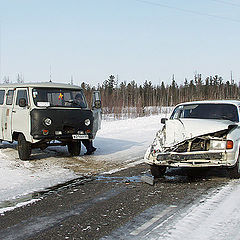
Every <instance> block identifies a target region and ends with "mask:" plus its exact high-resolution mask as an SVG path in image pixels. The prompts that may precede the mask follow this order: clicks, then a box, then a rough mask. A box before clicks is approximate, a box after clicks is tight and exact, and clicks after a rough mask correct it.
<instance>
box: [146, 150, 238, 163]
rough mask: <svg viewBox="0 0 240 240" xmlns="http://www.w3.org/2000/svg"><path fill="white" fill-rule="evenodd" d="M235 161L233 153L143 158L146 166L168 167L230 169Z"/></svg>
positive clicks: (202, 153) (214, 152) (158, 154)
mask: <svg viewBox="0 0 240 240" xmlns="http://www.w3.org/2000/svg"><path fill="white" fill-rule="evenodd" d="M235 159H236V154H235V152H233V151H231V152H226V151H219V152H217V151H212V152H211V151H204V152H202V151H201V152H184V153H176V152H168V153H156V154H149V156H148V158H145V160H146V162H147V163H148V164H156V165H160V166H168V167H218V166H219V167H221V166H222V167H223V166H225V167H231V166H233V165H234V164H235V162H236V160H235Z"/></svg>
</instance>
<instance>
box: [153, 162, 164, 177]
mask: <svg viewBox="0 0 240 240" xmlns="http://www.w3.org/2000/svg"><path fill="white" fill-rule="evenodd" d="M150 171H151V174H152V175H153V177H154V178H160V177H162V176H163V175H164V173H165V172H166V167H164V166H158V165H155V164H154V165H150Z"/></svg>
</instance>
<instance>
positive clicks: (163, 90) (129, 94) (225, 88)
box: [81, 74, 240, 119]
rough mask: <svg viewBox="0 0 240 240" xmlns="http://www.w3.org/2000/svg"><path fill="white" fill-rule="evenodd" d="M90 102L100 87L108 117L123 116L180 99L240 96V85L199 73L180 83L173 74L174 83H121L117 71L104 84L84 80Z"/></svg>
mask: <svg viewBox="0 0 240 240" xmlns="http://www.w3.org/2000/svg"><path fill="white" fill-rule="evenodd" d="M81 87H82V88H83V89H84V91H85V94H86V97H87V100H88V102H89V104H90V103H91V96H92V91H93V90H99V91H100V92H101V96H102V108H103V114H104V116H105V117H112V118H116V119H120V118H123V117H131V118H132V117H141V116H147V115H151V114H158V113H162V112H166V111H167V109H169V108H166V107H172V106H175V105H176V104H178V103H181V102H188V101H196V100H213V99H239V93H240V85H239V83H238V84H237V83H235V81H234V80H233V79H230V80H228V81H226V82H224V81H223V79H222V77H219V76H218V75H215V76H209V77H207V78H205V79H202V75H201V74H196V75H195V76H194V78H193V79H191V80H189V81H188V80H187V79H185V81H184V83H183V84H180V85H178V84H177V83H176V81H175V78H174V76H173V78H172V82H171V84H165V83H164V82H161V83H160V84H159V85H153V84H152V82H151V81H147V80H146V81H145V82H144V84H143V85H138V84H137V83H136V82H135V81H134V80H133V81H131V82H129V83H127V82H126V81H124V82H120V83H118V81H117V79H116V77H115V76H114V75H110V76H109V78H108V79H107V80H105V81H104V82H103V84H102V85H100V84H99V85H98V86H97V87H91V86H90V85H89V84H86V83H84V82H83V83H82V84H81Z"/></svg>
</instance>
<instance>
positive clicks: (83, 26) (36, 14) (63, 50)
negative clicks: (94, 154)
mask: <svg viewBox="0 0 240 240" xmlns="http://www.w3.org/2000/svg"><path fill="white" fill-rule="evenodd" d="M239 13H240V1H239V0H229V1H228V0H225V1H224V0H218V1H217V0H201V1H197V0H146V1H145V0H38V1H37V0H8V1H6V0H0V29H1V30H0V46H1V47H0V58H1V61H0V80H1V82H2V79H3V77H4V76H9V77H10V80H11V81H16V76H17V74H18V73H19V74H22V75H23V76H24V80H25V82H29V81H30V82H37V81H49V75H50V68H51V75H52V80H53V81H54V82H70V79H71V76H73V80H74V83H75V84H80V83H81V82H83V81H84V82H87V83H89V84H91V85H97V84H98V83H102V82H103V81H104V80H105V79H107V78H108V76H109V75H111V74H113V75H115V76H117V75H118V78H119V81H127V82H130V81H132V80H135V81H136V82H137V83H139V84H142V83H143V82H144V81H145V80H150V81H152V82H153V84H158V83H159V82H161V81H164V82H166V83H170V82H171V79H172V75H173V74H174V75H175V79H176V81H177V83H179V84H180V83H183V82H184V78H187V79H188V80H190V79H191V78H193V76H194V74H195V73H201V74H202V75H203V77H206V76H209V75H215V74H218V75H220V76H222V77H223V79H224V80H225V81H226V80H229V79H230V74H231V71H232V72H233V77H234V79H235V80H236V81H237V82H238V81H240V66H239V58H240V14H239Z"/></svg>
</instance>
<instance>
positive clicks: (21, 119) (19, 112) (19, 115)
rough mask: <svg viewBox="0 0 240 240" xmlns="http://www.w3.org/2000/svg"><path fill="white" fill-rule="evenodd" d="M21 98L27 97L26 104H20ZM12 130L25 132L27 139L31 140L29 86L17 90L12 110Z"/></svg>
mask: <svg viewBox="0 0 240 240" xmlns="http://www.w3.org/2000/svg"><path fill="white" fill-rule="evenodd" d="M20 99H25V101H26V104H25V106H23V107H21V106H19V102H20ZM12 132H20V133H23V134H24V136H25V138H26V140H27V141H30V111H29V96H28V91H27V88H18V89H17V90H16V97H15V98H14V104H13V110H12Z"/></svg>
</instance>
